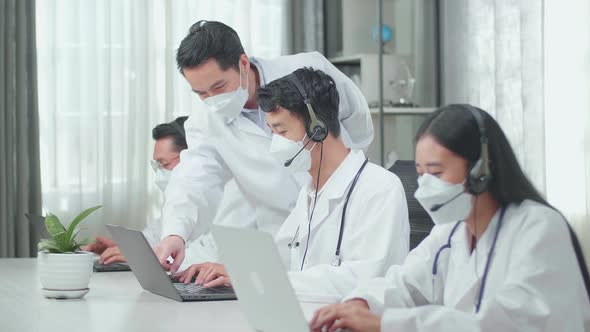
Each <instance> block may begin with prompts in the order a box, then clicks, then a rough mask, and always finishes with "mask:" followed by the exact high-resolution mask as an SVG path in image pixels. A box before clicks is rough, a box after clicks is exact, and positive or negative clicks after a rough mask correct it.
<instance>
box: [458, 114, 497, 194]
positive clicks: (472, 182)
mask: <svg viewBox="0 0 590 332" xmlns="http://www.w3.org/2000/svg"><path fill="white" fill-rule="evenodd" d="M463 106H465V108H467V109H468V110H469V112H470V113H471V115H472V116H473V118H474V119H475V122H476V123H477V128H478V131H479V137H480V144H481V152H480V155H479V159H477V161H476V162H475V163H474V164H473V166H472V167H471V168H470V169H469V173H468V175H467V181H466V187H467V190H468V191H469V193H471V194H472V195H475V196H478V195H481V194H482V193H484V192H486V191H488V190H489V185H490V182H491V180H492V173H491V171H490V158H489V151H488V136H487V132H486V128H485V125H484V120H483V117H482V116H481V113H479V111H478V110H477V109H475V108H474V107H473V106H471V105H463Z"/></svg>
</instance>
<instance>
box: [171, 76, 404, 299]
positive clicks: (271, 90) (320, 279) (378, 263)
mask: <svg viewBox="0 0 590 332" xmlns="http://www.w3.org/2000/svg"><path fill="white" fill-rule="evenodd" d="M258 100H259V102H260V106H261V108H262V109H263V110H264V111H265V112H268V113H267V114H266V121H267V123H268V125H269V126H270V127H271V128H272V130H273V133H274V136H273V140H272V143H271V147H270V154H271V155H272V156H273V157H274V158H276V160H277V162H278V164H279V165H281V166H283V167H286V168H287V169H289V170H290V171H292V172H309V174H310V175H311V178H312V179H310V180H309V182H308V183H307V185H306V186H304V187H303V188H302V190H301V192H300V193H299V198H298V200H297V204H296V206H295V208H294V209H293V211H292V212H291V214H290V215H289V217H288V218H287V220H286V221H285V222H284V223H283V225H282V227H281V229H280V230H279V231H278V233H277V235H276V237H275V242H276V244H277V247H278V248H279V251H280V252H281V255H282V257H283V261H284V262H285V265H286V266H287V267H288V270H289V278H290V280H291V283H292V285H293V289H294V290H295V292H296V293H297V294H298V296H299V297H300V298H301V299H303V300H306V299H308V300H310V299H315V298H318V297H319V298H322V299H329V300H339V299H340V298H341V297H343V296H344V295H346V294H348V293H349V292H350V290H351V289H353V288H354V287H356V285H357V283H358V281H359V280H366V279H369V278H373V277H377V276H382V275H383V274H384V273H385V271H386V269H387V268H388V267H389V266H391V265H393V264H401V263H403V261H404V259H405V257H406V255H407V253H408V247H409V234H410V226H409V222H408V210H407V205H406V198H405V194H404V189H403V186H402V184H401V182H400V180H399V178H398V177H397V176H396V175H395V174H393V173H391V172H389V171H387V170H386V169H384V168H382V167H380V166H377V165H375V164H372V163H369V162H368V159H367V157H366V156H365V154H364V153H363V151H362V150H357V149H350V148H347V147H346V145H345V144H344V142H343V141H342V138H341V137H340V125H339V121H338V104H339V103H338V102H339V95H338V91H337V89H336V86H335V83H334V80H333V79H332V78H331V77H330V76H328V75H326V74H325V73H324V72H322V71H320V70H317V71H316V70H314V69H311V68H304V69H298V70H296V71H295V72H294V73H293V74H290V75H288V76H286V77H283V78H280V79H278V80H275V81H273V82H271V83H269V84H268V85H267V86H265V87H262V88H260V89H259V90H258ZM196 272H200V273H199V275H198V276H197V278H196V283H197V284H204V285H205V287H214V286H219V285H221V284H231V281H230V280H229V279H228V275H227V272H226V271H225V268H224V267H223V265H221V264H216V263H212V264H198V265H193V266H192V267H191V268H189V269H188V270H187V271H186V272H184V273H181V274H180V275H179V277H180V280H181V281H184V282H189V281H190V280H191V279H192V277H193V275H194V274H195V273H196ZM201 272H202V273H201ZM329 300H328V301H329Z"/></svg>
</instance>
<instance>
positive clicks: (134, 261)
mask: <svg viewBox="0 0 590 332" xmlns="http://www.w3.org/2000/svg"><path fill="white" fill-rule="evenodd" d="M106 226H107V229H108V230H109V232H110V233H111V235H112V236H113V239H114V240H115V242H117V245H118V246H119V249H120V250H121V253H122V254H123V256H125V259H126V260H127V262H128V263H129V266H131V271H132V272H133V274H135V277H136V278H137V280H138V281H139V283H140V284H141V287H143V289H145V290H146V291H148V292H152V293H154V294H157V295H161V296H164V297H167V298H169V299H173V300H176V301H216V300H235V299H236V295H235V293H234V291H233V289H232V288H231V287H212V288H205V287H202V286H196V285H195V284H194V283H190V284H188V285H185V284H183V283H177V282H174V281H173V280H172V279H171V278H170V276H169V275H168V274H167V273H166V271H164V268H163V267H162V266H161V265H160V262H159V261H158V258H157V257H156V254H155V253H154V251H153V250H152V247H151V246H150V245H149V243H148V241H147V240H146V239H145V237H144V236H143V233H142V232H140V231H136V230H133V229H128V228H125V227H120V226H114V225H106Z"/></svg>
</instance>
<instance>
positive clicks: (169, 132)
mask: <svg viewBox="0 0 590 332" xmlns="http://www.w3.org/2000/svg"><path fill="white" fill-rule="evenodd" d="M186 119H188V116H180V117H178V118H176V119H175V120H174V121H172V122H168V123H161V124H159V125H157V126H156V127H155V128H154V129H152V138H153V139H154V140H156V141H157V140H159V139H162V138H166V137H172V141H173V142H174V147H175V150H176V151H177V152H180V151H182V150H185V149H187V148H188V145H187V144H186V134H185V132H184V122H185V121H186Z"/></svg>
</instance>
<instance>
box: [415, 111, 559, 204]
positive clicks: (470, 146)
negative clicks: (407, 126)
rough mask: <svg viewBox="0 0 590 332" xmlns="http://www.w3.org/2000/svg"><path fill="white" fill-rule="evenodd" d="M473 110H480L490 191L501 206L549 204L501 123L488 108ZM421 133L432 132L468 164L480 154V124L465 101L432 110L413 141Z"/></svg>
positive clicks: (435, 138) (431, 133) (428, 133)
mask: <svg viewBox="0 0 590 332" xmlns="http://www.w3.org/2000/svg"><path fill="white" fill-rule="evenodd" d="M474 108H475V107H474ZM476 111H478V112H480V114H481V117H482V118H483V125H484V127H485V130H486V134H487V136H488V149H489V161H490V171H491V173H492V180H491V182H490V185H489V192H490V193H491V194H492V196H493V197H494V198H495V199H496V200H497V201H498V202H499V203H500V204H501V205H503V206H504V205H507V204H510V203H517V204H519V203H521V202H522V201H524V200H525V199H530V200H533V201H536V202H538V203H541V204H544V205H547V206H549V204H547V201H546V200H545V199H544V198H543V197H542V196H541V194H540V193H539V192H538V191H537V189H536V188H535V187H534V186H533V184H532V183H531V182H530V181H529V179H528V178H527V177H526V175H525V174H524V172H523V171H522V169H521V168H520V165H519V164H518V160H517V159H516V155H515V154H514V151H513V150H512V147H511V146H510V142H508V139H507V138H506V135H504V132H503V131H502V129H501V128H500V125H499V124H498V123H497V122H496V120H494V118H492V116H490V115H489V114H488V113H487V112H484V111H483V110H481V109H479V108H477V109H476ZM424 136H431V137H432V138H434V140H436V141H437V142H438V143H439V144H440V145H442V146H444V147H445V148H447V149H449V150H450V151H452V152H453V153H455V154H457V155H459V156H461V157H462V158H463V159H465V160H466V161H467V163H468V166H469V167H473V165H474V164H475V163H476V162H477V160H478V159H479V157H480V154H481V143H480V132H479V127H478V126H477V122H476V120H475V117H474V116H473V114H472V113H471V111H470V110H469V108H468V106H466V105H463V104H453V105H448V106H444V107H441V108H439V109H438V110H436V111H434V112H433V113H431V114H430V115H429V116H428V117H427V118H426V120H424V122H423V123H422V126H421V127H420V129H418V133H417V134H416V141H418V140H420V139H421V138H422V137H424Z"/></svg>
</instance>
